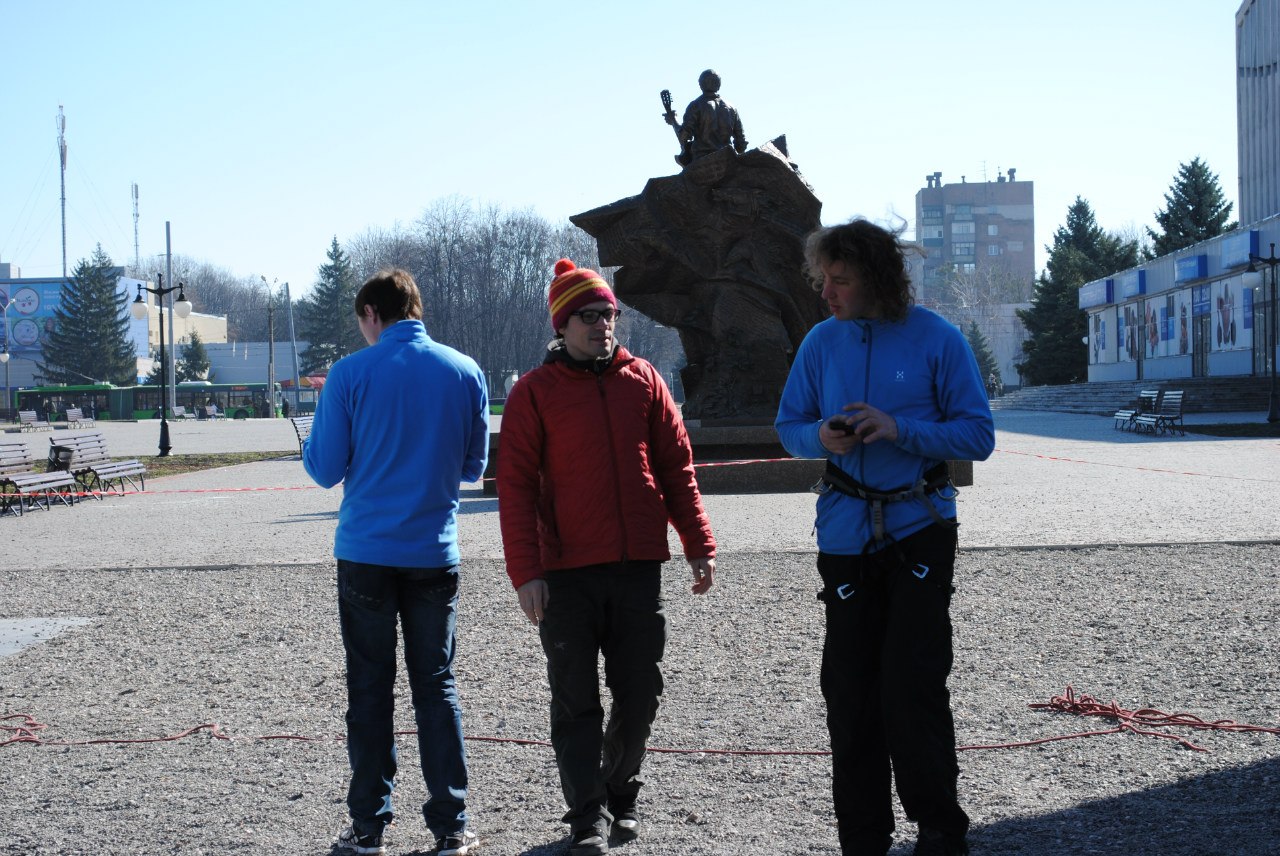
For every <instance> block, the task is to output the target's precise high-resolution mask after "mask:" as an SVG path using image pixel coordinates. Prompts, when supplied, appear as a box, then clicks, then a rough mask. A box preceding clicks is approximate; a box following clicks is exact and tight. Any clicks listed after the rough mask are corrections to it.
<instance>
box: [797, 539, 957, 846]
mask: <svg viewBox="0 0 1280 856" xmlns="http://www.w3.org/2000/svg"><path fill="white" fill-rule="evenodd" d="M955 556H956V530H955V527H954V526H944V525H941V524H933V525H931V526H928V527H926V528H925V529H922V530H920V531H918V532H916V533H914V534H912V535H910V536H908V537H906V538H904V539H902V540H901V541H900V542H897V543H895V544H891V545H890V546H889V547H887V548H886V549H884V550H882V551H879V552H876V553H871V554H864V555H861V556H837V555H831V554H827V553H819V554H818V571H819V573H820V574H821V575H822V580H823V590H822V593H821V594H820V595H819V597H820V598H821V599H822V600H823V601H824V602H825V604H826V617H827V635H826V642H825V644H824V646H823V651H822V694H823V696H824V697H825V698H826V701H827V728H828V731H829V732H830V734H831V754H832V796H833V800H834V805H835V815H836V821H837V823H838V824H839V833H840V847H841V850H842V852H844V853H845V854H858V856H862V854H874V856H883V854H885V853H887V852H888V850H889V845H890V844H891V842H892V833H893V828H894V822H893V803H892V799H893V795H892V792H891V790H890V788H891V784H892V783H894V782H895V781H896V785H897V791H898V798H899V799H900V800H901V801H902V807H903V809H904V810H905V812H906V814H907V817H908V818H910V819H911V820H913V821H915V822H917V823H919V824H921V825H923V826H929V827H932V828H934V829H937V830H940V831H942V832H945V833H949V834H953V835H964V834H965V832H966V831H967V830H968V828H969V818H968V816H967V815H965V813H964V811H963V810H962V809H961V808H960V805H959V803H958V802H957V799H956V780H957V779H958V778H959V772H960V768H959V765H958V763H957V762H956V749H955V743H956V739H955V727H954V725H953V722H952V718H951V696H950V693H949V692H948V691H947V676H948V675H949V674H950V673H951V661H952V651H951V616H950V607H951V594H952V592H953V590H954V589H953V587H952V575H953V572H954V569H955Z"/></svg>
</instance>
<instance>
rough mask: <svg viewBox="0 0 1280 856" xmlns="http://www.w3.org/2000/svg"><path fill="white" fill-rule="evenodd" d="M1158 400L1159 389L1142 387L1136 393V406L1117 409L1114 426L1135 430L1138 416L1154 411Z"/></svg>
mask: <svg viewBox="0 0 1280 856" xmlns="http://www.w3.org/2000/svg"><path fill="white" fill-rule="evenodd" d="M1159 401H1160V390H1158V389H1144V390H1142V392H1140V393H1138V404H1137V406H1136V407H1132V408H1127V409H1124V410H1117V411H1116V414H1115V417H1114V418H1115V420H1116V428H1117V429H1120V430H1125V429H1127V430H1130V431H1134V430H1137V428H1138V426H1137V423H1136V420H1137V418H1138V417H1139V416H1142V415H1143V414H1147V413H1154V412H1155V409H1156V406H1157V404H1158V403H1159Z"/></svg>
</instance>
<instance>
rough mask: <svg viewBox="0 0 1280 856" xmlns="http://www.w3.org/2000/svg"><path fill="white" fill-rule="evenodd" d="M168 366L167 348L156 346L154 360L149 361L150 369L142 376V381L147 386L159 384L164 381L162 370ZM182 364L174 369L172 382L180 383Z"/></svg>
mask: <svg viewBox="0 0 1280 856" xmlns="http://www.w3.org/2000/svg"><path fill="white" fill-rule="evenodd" d="M168 366H169V348H156V357H155V360H152V361H151V371H148V372H147V376H146V377H143V379H142V383H143V384H146V385H148V386H159V385H161V384H163V383H165V377H164V371H165V370H166V369H168ZM180 372H182V366H180V365H179V366H177V369H175V370H174V383H182V374H180Z"/></svg>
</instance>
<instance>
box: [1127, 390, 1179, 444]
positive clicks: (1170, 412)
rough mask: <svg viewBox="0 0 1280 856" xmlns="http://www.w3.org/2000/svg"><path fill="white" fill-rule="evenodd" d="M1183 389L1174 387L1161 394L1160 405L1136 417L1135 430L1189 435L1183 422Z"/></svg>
mask: <svg viewBox="0 0 1280 856" xmlns="http://www.w3.org/2000/svg"><path fill="white" fill-rule="evenodd" d="M1182 399H1183V390H1181V389H1174V390H1169V391H1167V392H1165V394H1164V395H1162V396H1160V405H1159V406H1158V407H1157V408H1156V409H1155V412H1153V413H1144V414H1142V415H1141V416H1137V417H1134V430H1135V431H1138V430H1140V431H1147V432H1149V433H1152V434H1173V433H1175V432H1176V433H1179V434H1181V435H1182V436H1184V437H1185V436H1187V429H1186V428H1185V427H1183V424H1182Z"/></svg>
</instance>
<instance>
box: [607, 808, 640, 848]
mask: <svg viewBox="0 0 1280 856" xmlns="http://www.w3.org/2000/svg"><path fill="white" fill-rule="evenodd" d="M611 811H612V813H613V834H614V835H615V836H617V838H618V840H619V841H635V840H636V839H637V838H639V837H640V814H639V813H638V812H637V811H636V808H635V806H632V807H631V808H623V809H611Z"/></svg>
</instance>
